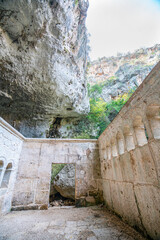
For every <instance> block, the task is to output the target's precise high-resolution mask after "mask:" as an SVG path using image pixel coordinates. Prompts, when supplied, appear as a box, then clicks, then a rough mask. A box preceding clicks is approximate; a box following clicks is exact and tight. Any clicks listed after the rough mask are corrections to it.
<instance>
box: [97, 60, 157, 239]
mask: <svg viewBox="0 0 160 240" xmlns="http://www.w3.org/2000/svg"><path fill="white" fill-rule="evenodd" d="M98 142H99V148H100V161H101V173H102V179H103V192H104V200H105V203H106V205H107V206H108V208H109V209H111V210H113V211H114V212H116V213H117V214H118V215H119V216H121V217H122V218H123V220H125V221H127V222H128V223H129V224H130V225H132V226H134V227H137V228H138V229H139V230H141V231H142V232H143V233H144V234H145V235H148V236H150V237H151V238H153V239H157V240H158V239H160V63H159V64H158V65H157V66H156V67H155V68H154V69H153V70H152V72H151V73H150V74H149V76H148V77H147V78H146V79H145V81H144V82H143V84H142V85H141V86H140V87H139V88H138V89H137V91H136V92H135V93H134V95H133V96H132V97H131V99H130V100H129V101H128V102H127V104H126V105H125V106H124V107H123V108H122V110H121V111H120V113H119V115H118V116H117V117H116V118H115V119H114V120H113V122H112V123H111V124H110V125H109V126H108V127H107V129H106V130H105V131H104V132H103V134H102V135H101V136H100V137H99V140H98Z"/></svg>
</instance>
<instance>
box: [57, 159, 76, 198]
mask: <svg viewBox="0 0 160 240" xmlns="http://www.w3.org/2000/svg"><path fill="white" fill-rule="evenodd" d="M53 184H54V187H55V189H56V190H57V191H58V192H59V193H60V194H61V195H62V196H63V197H66V198H71V199H75V165H74V164H67V165H66V166H64V168H63V169H62V170H61V171H60V172H59V174H58V175H57V176H56V178H55V180H54V182H53Z"/></svg>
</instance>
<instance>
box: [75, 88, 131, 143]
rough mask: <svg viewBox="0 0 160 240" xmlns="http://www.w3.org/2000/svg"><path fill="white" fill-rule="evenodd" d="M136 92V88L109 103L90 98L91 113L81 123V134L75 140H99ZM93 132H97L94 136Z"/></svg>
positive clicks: (79, 125)
mask: <svg viewBox="0 0 160 240" xmlns="http://www.w3.org/2000/svg"><path fill="white" fill-rule="evenodd" d="M96 85H98V84H96ZM94 86H95V85H94ZM134 91H135V88H134V89H131V90H130V91H129V92H128V93H125V94H123V95H121V96H118V97H117V98H116V99H114V100H111V101H110V102H108V103H106V102H105V101H104V100H103V99H102V98H94V97H93V98H90V113H89V114H88V115H87V116H86V117H83V119H82V120H81V121H80V122H79V124H78V127H79V132H78V134H77V135H76V136H75V137H74V138H77V139H82V138H85V139H89V138H98V137H99V136H100V134H101V133H102V132H103V131H104V130H105V129H106V127H107V126H108V125H109V124H110V122H111V121H112V120H113V119H114V118H115V117H116V115H117V114H118V113H119V111H120V110H121V108H122V107H123V106H124V104H125V103H126V102H127V101H128V99H129V98H130V97H131V96H132V94H133V92H134ZM93 130H95V132H96V135H94V136H93V135H92V132H93Z"/></svg>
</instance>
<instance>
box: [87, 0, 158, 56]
mask: <svg viewBox="0 0 160 240" xmlns="http://www.w3.org/2000/svg"><path fill="white" fill-rule="evenodd" d="M89 4H90V6H89V9H88V16H87V28H88V32H89V33H90V34H91V36H90V47H91V52H90V58H91V60H94V59H97V58H101V57H104V56H106V57H108V56H115V55H117V53H126V52H128V51H130V52H133V51H134V50H136V49H138V48H141V47H151V46H153V45H155V44H157V43H160V0H89Z"/></svg>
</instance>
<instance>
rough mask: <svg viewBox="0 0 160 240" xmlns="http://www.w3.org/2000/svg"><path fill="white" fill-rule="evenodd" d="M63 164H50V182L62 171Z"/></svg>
mask: <svg viewBox="0 0 160 240" xmlns="http://www.w3.org/2000/svg"><path fill="white" fill-rule="evenodd" d="M64 166H65V164H52V172H51V176H52V177H51V182H53V181H54V179H55V177H56V176H57V174H58V173H59V172H60V171H61V170H62V168H63V167H64Z"/></svg>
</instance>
